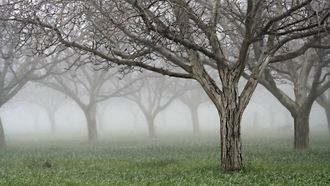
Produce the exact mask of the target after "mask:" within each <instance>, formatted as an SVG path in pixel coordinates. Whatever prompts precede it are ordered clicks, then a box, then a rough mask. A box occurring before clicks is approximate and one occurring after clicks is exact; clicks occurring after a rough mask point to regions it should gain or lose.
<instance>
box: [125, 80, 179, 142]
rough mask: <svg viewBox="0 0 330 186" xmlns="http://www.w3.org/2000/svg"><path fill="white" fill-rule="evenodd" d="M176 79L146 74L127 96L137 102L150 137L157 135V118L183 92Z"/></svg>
mask: <svg viewBox="0 0 330 186" xmlns="http://www.w3.org/2000/svg"><path fill="white" fill-rule="evenodd" d="M176 85H177V81H176V80H175V79H166V78H164V77H162V76H150V77H148V76H146V77H145V78H143V80H141V82H140V83H139V84H136V85H135V86H138V87H136V90H135V91H132V92H131V93H130V94H128V95H127V96H125V98H127V99H128V100H130V101H133V102H135V103H136V104H137V105H138V107H139V108H140V110H141V111H142V113H143V115H144V117H145V119H146V123H147V125H148V132H149V137H151V138H154V137H156V126H155V125H156V123H155V119H156V117H157V116H158V115H159V113H160V112H162V111H164V110H165V109H166V108H167V107H168V106H169V105H170V104H171V103H172V102H173V101H174V100H175V99H176V98H178V96H179V95H180V93H181V92H182V90H180V89H178V88H177V87H176Z"/></svg>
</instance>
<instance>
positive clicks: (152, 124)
mask: <svg viewBox="0 0 330 186" xmlns="http://www.w3.org/2000/svg"><path fill="white" fill-rule="evenodd" d="M146 119H147V124H148V132H149V137H150V138H155V137H156V129H155V122H154V121H155V117H152V116H146Z"/></svg>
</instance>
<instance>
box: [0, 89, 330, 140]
mask: <svg viewBox="0 0 330 186" xmlns="http://www.w3.org/2000/svg"><path fill="white" fill-rule="evenodd" d="M32 88H33V87H32ZM32 88H29V87H27V88H26V90H22V93H19V94H18V95H17V96H16V98H14V99H13V100H11V101H10V102H8V103H7V104H6V105H5V106H4V107H3V108H2V109H1V115H2V120H3V122H4V123H5V125H4V127H5V130H6V131H7V135H6V137H7V138H8V140H9V141H11V140H13V141H25V142H26V141H29V140H31V141H38V140H46V141H47V140H55V139H58V140H61V141H62V140H81V141H87V140H88V139H87V129H86V127H87V124H86V121H85V118H84V115H83V113H82V112H81V110H80V109H79V107H77V105H76V104H75V103H74V102H73V101H72V100H70V99H68V98H66V100H65V101H64V102H63V103H62V105H61V106H60V108H59V109H58V110H57V111H56V113H55V119H56V127H57V129H56V130H57V131H56V133H53V132H52V131H51V127H50V125H51V124H50V122H49V118H48V117H47V114H46V113H45V109H44V108H42V107H41V106H40V105H38V104H35V103H32V102H31V101H27V99H30V98H29V97H31V95H30V94H31V92H32V95H33V96H32V97H33V99H38V98H40V97H42V99H52V98H51V97H48V95H49V94H48V93H47V92H42V93H40V92H39V93H38V92H36V91H35V92H34V90H31V89H32ZM47 91H53V90H51V89H47ZM28 93H29V94H28ZM24 94H28V96H27V97H28V98H26V97H25V96H26V95H24ZM99 109H102V112H104V113H103V115H101V114H100V115H98V118H97V119H98V122H99V125H98V130H99V137H100V140H111V139H112V138H116V139H123V140H125V138H127V137H133V138H134V137H147V136H148V128H147V124H146V120H145V118H144V116H143V114H142V113H141V111H140V110H139V108H138V107H137V106H136V105H135V104H134V103H132V102H131V101H129V100H126V99H124V98H113V99H111V100H108V101H106V102H105V103H102V105H101V106H100V108H99ZM198 114H199V121H200V130H201V133H202V134H203V133H204V134H210V135H212V136H213V137H214V138H216V139H218V133H219V128H220V126H219V118H218V116H217V113H216V109H215V108H214V106H213V105H212V104H211V103H210V102H205V103H203V104H201V106H200V108H199V110H198ZM310 120H311V122H310V132H311V139H312V140H313V137H316V136H318V135H320V134H321V135H326V134H327V130H328V128H327V127H328V126H327V121H326V117H325V113H324V111H323V109H322V108H321V107H320V106H319V105H318V104H314V106H313V109H312V112H311V117H310ZM7 123H8V125H6V124H7ZM9 124H10V125H9ZM155 125H156V130H157V134H159V136H168V137H169V138H170V136H171V135H174V136H178V135H191V134H192V126H191V116H190V112H189V110H188V109H187V108H186V106H185V105H183V104H182V103H181V102H180V101H179V100H176V101H174V102H173V103H172V104H171V105H170V106H169V107H168V108H166V109H165V110H164V111H163V112H161V113H160V114H159V115H158V116H157V118H156V119H155ZM242 134H243V137H247V138H251V137H253V138H268V137H275V138H276V137H277V138H282V137H291V136H292V134H293V120H292V118H291V116H290V113H289V112H288V111H287V110H285V108H284V107H283V106H281V104H279V103H278V102H277V101H276V99H274V97H273V96H272V95H271V94H269V93H268V92H267V91H266V90H265V89H264V88H263V87H260V86H259V87H258V88H257V90H256V93H255V94H254V96H253V97H252V99H251V103H250V104H249V105H248V107H247V109H246V111H245V113H244V115H243V119H242Z"/></svg>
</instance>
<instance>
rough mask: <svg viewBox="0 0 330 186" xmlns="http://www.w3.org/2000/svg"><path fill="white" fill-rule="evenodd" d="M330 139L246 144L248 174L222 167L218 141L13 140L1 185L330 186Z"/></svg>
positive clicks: (2, 158)
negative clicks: (300, 144)
mask: <svg viewBox="0 0 330 186" xmlns="http://www.w3.org/2000/svg"><path fill="white" fill-rule="evenodd" d="M329 141H330V138H329V137H318V138H316V139H315V138H314V139H313V140H312V142H311V148H310V149H309V150H308V151H305V152H295V151H294V150H292V140H291V139H289V138H284V139H276V138H274V139H267V140H266V139H265V138H262V139H260V138H253V139H252V138H249V139H244V140H243V143H244V145H243V147H244V150H243V151H244V155H243V158H244V164H245V168H244V170H242V171H240V172H237V173H224V172H220V169H219V166H218V165H219V142H218V138H217V137H214V136H209V137H205V136H198V137H191V136H185V137H161V138H159V139H151V140H149V139H146V138H136V139H133V138H132V139H125V140H120V139H117V140H112V141H102V142H99V143H94V144H89V143H82V142H77V141H65V143H59V142H47V143H46V142H33V143H32V144H31V143H28V142H20V143H18V142H11V143H9V147H8V148H6V149H4V150H0V185H6V186H10V185H20V186H23V185H45V186H48V185H77V186H78V185H79V186H83V185H93V186H94V185H95V186H96V185H125V186H126V185H189V186H190V185H299V186H301V185H330V145H329Z"/></svg>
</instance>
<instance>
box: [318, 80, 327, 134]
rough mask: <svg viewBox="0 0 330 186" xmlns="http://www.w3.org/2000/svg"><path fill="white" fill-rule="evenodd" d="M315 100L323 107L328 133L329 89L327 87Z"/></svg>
mask: <svg viewBox="0 0 330 186" xmlns="http://www.w3.org/2000/svg"><path fill="white" fill-rule="evenodd" d="M328 81H329V80H328ZM316 101H317V103H318V104H319V105H321V106H322V107H323V109H324V112H325V115H326V118H327V123H328V129H329V133H330V90H329V89H328V90H327V91H325V92H324V93H323V94H322V95H320V96H319V97H318V99H317V100H316Z"/></svg>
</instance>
